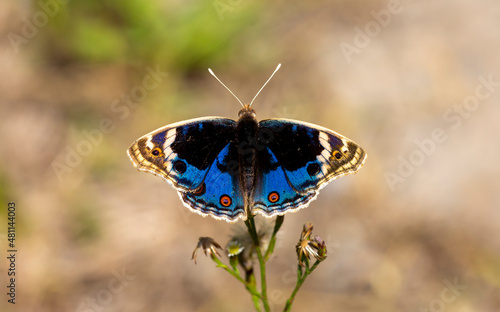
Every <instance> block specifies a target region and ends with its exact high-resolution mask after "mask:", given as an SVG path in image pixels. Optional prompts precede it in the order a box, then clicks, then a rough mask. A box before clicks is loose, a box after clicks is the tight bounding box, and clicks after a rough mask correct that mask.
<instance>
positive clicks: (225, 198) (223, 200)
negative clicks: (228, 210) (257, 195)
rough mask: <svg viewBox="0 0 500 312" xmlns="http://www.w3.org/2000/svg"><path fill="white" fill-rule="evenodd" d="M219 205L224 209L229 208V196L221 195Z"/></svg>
mask: <svg viewBox="0 0 500 312" xmlns="http://www.w3.org/2000/svg"><path fill="white" fill-rule="evenodd" d="M219 202H220V204H221V205H222V206H224V207H229V206H231V203H232V200H231V197H229V195H222V196H221V197H220V200H219Z"/></svg>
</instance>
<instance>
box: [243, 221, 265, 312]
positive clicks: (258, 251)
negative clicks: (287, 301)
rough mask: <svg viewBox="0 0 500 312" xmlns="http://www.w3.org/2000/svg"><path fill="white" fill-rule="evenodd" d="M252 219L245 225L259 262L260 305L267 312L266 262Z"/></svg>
mask: <svg viewBox="0 0 500 312" xmlns="http://www.w3.org/2000/svg"><path fill="white" fill-rule="evenodd" d="M253 218H254V217H250V218H248V219H247V220H246V221H245V224H246V226H247V228H248V232H249V234H250V237H252V240H253V243H254V246H255V252H256V254H257V258H258V260H259V267H260V279H261V296H262V297H261V300H262V304H263V305H264V310H265V311H266V312H269V311H270V308H269V302H268V299H267V284H266V260H264V257H263V256H262V250H261V249H260V240H259V236H258V234H257V228H256V227H255V221H254V219H253Z"/></svg>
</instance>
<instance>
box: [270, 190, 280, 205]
mask: <svg viewBox="0 0 500 312" xmlns="http://www.w3.org/2000/svg"><path fill="white" fill-rule="evenodd" d="M267 199H268V200H269V201H270V202H271V203H275V202H277V201H278V200H280V194H278V192H271V193H269V196H267Z"/></svg>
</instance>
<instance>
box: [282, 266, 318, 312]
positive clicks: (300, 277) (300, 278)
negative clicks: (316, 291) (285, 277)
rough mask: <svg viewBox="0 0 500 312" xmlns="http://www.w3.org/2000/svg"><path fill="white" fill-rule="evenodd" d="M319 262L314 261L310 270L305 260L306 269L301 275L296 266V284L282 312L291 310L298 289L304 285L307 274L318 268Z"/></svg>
mask: <svg viewBox="0 0 500 312" xmlns="http://www.w3.org/2000/svg"><path fill="white" fill-rule="evenodd" d="M320 262H321V261H319V260H316V262H315V263H314V264H313V266H312V267H311V268H309V261H308V260H307V259H306V261H305V263H306V267H305V270H304V274H302V267H301V266H300V264H299V265H298V268H297V284H296V285H295V288H294V289H293V291H292V294H291V295H290V298H288V300H287V302H286V305H285V309H284V310H283V312H289V311H290V310H291V308H292V303H293V300H294V299H295V295H296V294H297V292H298V291H299V289H300V287H301V286H302V284H303V283H304V281H305V280H306V278H307V277H308V276H309V274H311V273H312V272H313V271H314V270H315V269H316V268H317V267H318V264H319V263H320Z"/></svg>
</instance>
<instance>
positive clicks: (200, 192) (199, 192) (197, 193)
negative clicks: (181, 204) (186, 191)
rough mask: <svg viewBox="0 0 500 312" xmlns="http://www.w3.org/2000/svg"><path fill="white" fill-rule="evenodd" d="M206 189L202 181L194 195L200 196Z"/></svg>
mask: <svg viewBox="0 0 500 312" xmlns="http://www.w3.org/2000/svg"><path fill="white" fill-rule="evenodd" d="M206 190H207V189H206V185H205V182H203V184H202V185H201V187H200V188H199V189H198V190H197V191H196V192H194V196H201V195H203V194H205V192H206Z"/></svg>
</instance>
